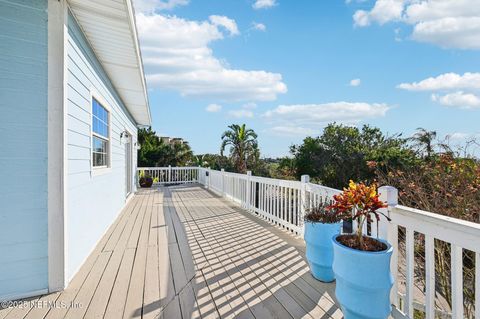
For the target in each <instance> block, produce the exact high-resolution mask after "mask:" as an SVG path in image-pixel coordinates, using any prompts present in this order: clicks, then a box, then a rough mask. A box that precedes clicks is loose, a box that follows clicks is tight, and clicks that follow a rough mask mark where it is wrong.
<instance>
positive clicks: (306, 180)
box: [300, 175, 310, 183]
mask: <svg viewBox="0 0 480 319" xmlns="http://www.w3.org/2000/svg"><path fill="white" fill-rule="evenodd" d="M300 181H301V182H302V183H310V175H302V177H301V178H300Z"/></svg>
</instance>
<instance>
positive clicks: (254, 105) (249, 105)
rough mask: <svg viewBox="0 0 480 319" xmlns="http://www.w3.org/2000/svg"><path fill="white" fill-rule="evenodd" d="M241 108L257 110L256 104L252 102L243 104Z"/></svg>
mask: <svg viewBox="0 0 480 319" xmlns="http://www.w3.org/2000/svg"><path fill="white" fill-rule="evenodd" d="M242 108H244V109H247V110H253V109H256V108H257V104H256V103H253V102H249V103H245V104H243V105H242Z"/></svg>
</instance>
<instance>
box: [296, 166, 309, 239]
mask: <svg viewBox="0 0 480 319" xmlns="http://www.w3.org/2000/svg"><path fill="white" fill-rule="evenodd" d="M300 181H301V182H302V186H301V189H300V216H299V217H298V224H299V226H300V228H301V229H302V233H303V217H304V216H305V211H306V208H307V184H308V183H310V176H308V175H302V177H301V179H300Z"/></svg>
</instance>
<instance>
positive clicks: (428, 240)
mask: <svg viewBox="0 0 480 319" xmlns="http://www.w3.org/2000/svg"><path fill="white" fill-rule="evenodd" d="M425 280H426V283H425V314H426V317H425V319H435V239H434V238H433V237H432V236H430V235H425Z"/></svg>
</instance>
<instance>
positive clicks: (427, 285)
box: [138, 167, 480, 319]
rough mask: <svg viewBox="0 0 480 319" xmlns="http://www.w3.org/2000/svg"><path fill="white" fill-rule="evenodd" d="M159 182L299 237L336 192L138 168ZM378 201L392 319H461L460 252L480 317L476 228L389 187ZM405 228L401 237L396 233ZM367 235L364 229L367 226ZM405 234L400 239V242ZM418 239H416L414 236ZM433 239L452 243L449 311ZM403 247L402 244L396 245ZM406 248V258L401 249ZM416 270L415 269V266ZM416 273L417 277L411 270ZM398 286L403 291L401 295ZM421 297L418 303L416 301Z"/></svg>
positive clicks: (479, 235) (479, 234) (373, 229)
mask: <svg viewBox="0 0 480 319" xmlns="http://www.w3.org/2000/svg"><path fill="white" fill-rule="evenodd" d="M138 170H139V172H140V171H143V172H145V173H147V174H149V175H150V176H152V177H154V178H157V179H158V183H159V184H171V183H192V182H198V183H200V184H202V185H204V186H205V187H206V188H208V189H210V190H211V191H213V192H215V193H217V194H218V195H220V196H223V197H225V198H227V199H229V200H232V201H233V202H235V203H237V204H238V205H240V206H241V207H243V208H244V209H246V210H247V211H249V212H252V213H256V214H258V215H259V216H261V217H263V218H264V219H266V220H268V221H270V222H272V223H275V224H277V225H280V226H282V227H284V228H285V229H288V230H290V231H292V232H293V233H294V234H297V235H302V234H303V217H304V214H305V212H306V211H307V210H308V209H309V208H310V207H312V206H314V205H317V204H318V203H319V201H320V200H324V199H330V198H332V196H333V195H335V194H338V193H340V190H336V189H332V188H329V187H325V186H322V185H317V184H313V183H310V182H309V178H308V176H303V177H302V180H301V181H290V180H279V179H272V178H265V177H257V176H252V175H251V173H250V172H249V173H248V174H236V173H228V172H225V171H223V170H222V171H216V170H212V169H208V168H196V167H182V168H177V167H162V168H152V167H150V168H139V169H138ZM379 192H380V193H381V199H382V200H383V201H385V202H387V203H388V205H389V207H388V209H385V211H384V213H385V214H388V215H389V216H390V218H391V219H392V221H391V222H387V221H385V220H384V219H383V220H382V221H381V222H380V223H379V224H378V225H377V224H376V223H374V224H371V225H370V226H369V227H368V228H369V233H370V234H371V235H372V236H378V237H380V238H384V239H387V240H388V241H389V242H390V243H391V244H392V246H393V247H394V253H393V256H392V263H391V268H392V274H393V276H394V278H395V279H396V280H395V283H394V287H393V289H392V296H391V299H392V304H393V305H394V306H395V307H394V311H393V312H392V315H393V316H394V317H395V318H414V310H415V309H416V310H422V312H424V313H425V318H426V319H434V318H435V315H437V316H439V315H440V314H441V317H445V313H447V316H450V317H451V318H454V319H457V318H464V293H463V291H464V285H465V283H464V276H463V269H464V266H463V257H462V256H463V251H464V250H469V251H471V252H473V253H474V255H475V265H476V268H475V277H474V278H475V279H474V281H475V283H474V285H475V301H474V304H475V318H479V319H480V267H478V265H480V224H477V223H471V222H466V221H462V220H459V219H455V218H450V217H446V216H443V215H439V214H434V213H430V212H425V211H421V210H417V209H413V208H409V207H405V206H401V205H398V192H397V190H396V189H395V188H393V187H389V186H386V187H381V188H380V189H379ZM400 228H402V229H403V233H402V236H401V237H402V239H400V238H399V237H400V236H399V229H400ZM365 231H367V225H365ZM415 234H421V235H423V236H424V249H423V250H424V259H425V262H424V265H422V267H421V270H422V271H423V272H424V274H423V276H424V278H425V281H424V284H423V286H422V287H421V289H419V288H418V286H417V287H416V289H415V287H414V285H415V283H416V281H415V280H416V278H415V277H416V276H418V265H416V262H415V245H416V241H415V238H414V235H415ZM403 236H404V239H403ZM417 236H418V235H417ZM435 239H437V240H441V241H443V242H446V243H448V244H450V247H451V248H450V251H451V255H450V260H451V265H450V275H451V276H450V278H451V285H450V286H451V301H452V302H451V304H452V307H451V311H447V312H446V311H445V310H442V309H436V300H437V299H436V298H438V293H437V291H436V282H435V281H436V274H435V269H436V268H435V267H436V264H435V253H434V252H435ZM400 244H401V245H400ZM401 247H405V248H404V249H405V252H404V254H401V255H400V254H399V249H400V248H401ZM416 266H417V267H416ZM400 271H401V272H402V273H404V274H405V276H404V277H405V280H404V281H405V282H403V281H402V282H401V283H400V282H399V275H398V273H399V272H400ZM415 271H417V273H416V272H415ZM400 286H402V290H404V291H403V292H400ZM419 299H420V300H421V302H419Z"/></svg>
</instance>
